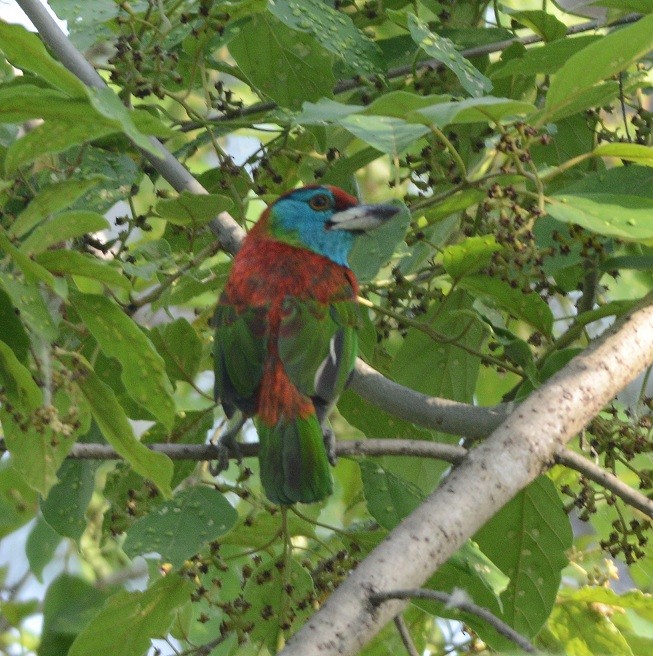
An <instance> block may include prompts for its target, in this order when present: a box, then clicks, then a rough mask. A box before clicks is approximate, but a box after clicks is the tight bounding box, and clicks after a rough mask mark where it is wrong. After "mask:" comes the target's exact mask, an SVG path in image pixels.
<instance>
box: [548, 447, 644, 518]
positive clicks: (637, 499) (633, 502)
mask: <svg viewBox="0 0 653 656" xmlns="http://www.w3.org/2000/svg"><path fill="white" fill-rule="evenodd" d="M555 461H556V462H557V463H558V464H559V465H564V466H565V467H569V469H575V470H576V471H577V472H580V473H581V474H582V475H583V476H585V477H586V478H589V479H590V480H591V481H594V482H595V483H598V484H599V485H601V486H602V487H604V488H606V489H607V490H610V492H612V493H613V494H615V495H616V496H618V497H619V498H620V499H622V500H623V501H625V502H626V503H627V504H628V505H630V506H632V507H633V508H637V510H639V511H641V512H643V513H644V514H645V515H648V516H649V517H650V518H651V519H653V499H649V498H648V497H647V496H645V495H643V494H642V493H641V492H638V491H637V490H634V489H633V488H632V487H630V485H626V484H625V483H624V482H623V481H622V480H621V479H619V478H618V477H617V476H615V475H614V474H611V473H610V472H609V471H606V470H605V469H603V468H602V467H599V466H598V465H595V464H594V463H593V462H591V461H590V460H588V459H587V458H585V457H583V456H582V455H580V454H579V453H576V452H574V451H571V450H570V449H560V451H558V453H556V455H555Z"/></svg>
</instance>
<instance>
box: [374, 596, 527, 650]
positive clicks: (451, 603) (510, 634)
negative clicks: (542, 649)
mask: <svg viewBox="0 0 653 656" xmlns="http://www.w3.org/2000/svg"><path fill="white" fill-rule="evenodd" d="M391 599H429V600H431V601H439V602H440V603H442V604H445V606H447V608H457V609H458V610H461V611H463V612H465V613H470V614H471V615H476V616H477V617H480V618H481V619H482V620H484V621H485V622H487V623H488V624H490V625H491V626H493V627H494V628H495V629H496V631H497V633H500V634H501V635H502V636H505V637H506V638H508V640H511V641H512V642H514V643H515V644H516V645H517V646H518V647H521V648H522V649H523V650H524V651H526V652H528V653H529V654H535V653H537V650H536V649H535V647H534V646H533V644H532V643H531V641H530V640H528V639H527V638H525V637H524V636H523V635H521V633H517V631H515V630H514V629H513V628H512V627H510V626H508V625H507V624H506V623H505V622H504V621H503V620H500V619H499V618H498V617H497V616H496V615H493V614H492V613H491V612H490V611H489V610H487V608H483V607H482V606H477V605H476V604H475V603H473V602H471V601H469V600H468V599H465V598H463V597H462V596H461V595H459V594H456V593H455V592H454V593H453V594H449V593H448V592H440V591H439V590H428V589H424V588H417V589H415V590H391V591H390V592H380V593H379V594H373V595H370V602H371V603H372V604H374V605H378V604H380V603H382V602H384V601H389V600H391ZM397 617H399V616H397ZM395 620H396V618H395Z"/></svg>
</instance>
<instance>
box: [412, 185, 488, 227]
mask: <svg viewBox="0 0 653 656" xmlns="http://www.w3.org/2000/svg"><path fill="white" fill-rule="evenodd" d="M485 197H486V194H485V193H484V192H482V191H481V190H480V189H463V190H462V191H457V192H456V193H455V194H453V195H452V196H449V198H446V199H445V200H443V201H441V202H439V203H438V204H437V205H435V206H434V207H429V208H428V209H427V210H425V211H424V216H425V217H426V220H427V221H428V224H429V225H432V224H433V223H436V222H439V221H442V219H446V218H447V217H449V216H451V215H452V214H458V213H459V212H462V211H463V210H466V209H467V208H468V207H471V206H472V205H476V204H477V203H478V202H479V201H481V200H483V199H484V198H485ZM418 216H419V215H418Z"/></svg>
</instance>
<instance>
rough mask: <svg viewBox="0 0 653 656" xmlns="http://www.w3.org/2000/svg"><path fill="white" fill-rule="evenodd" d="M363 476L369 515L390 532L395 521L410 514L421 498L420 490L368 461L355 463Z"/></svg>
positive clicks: (422, 499)
mask: <svg viewBox="0 0 653 656" xmlns="http://www.w3.org/2000/svg"><path fill="white" fill-rule="evenodd" d="M358 465H359V467H360V469H361V477H362V479H363V492H364V494H365V500H366V502H367V509H368V510H369V512H370V515H372V517H374V519H376V521H377V522H378V523H379V524H380V525H381V526H383V528H385V529H387V530H388V531H391V530H392V529H393V528H394V527H395V526H397V525H398V524H399V522H400V521H401V520H402V519H403V518H404V517H407V516H408V515H410V513H411V512H413V510H415V508H417V506H419V505H420V504H421V503H422V501H424V498H425V497H424V495H423V494H422V491H421V490H420V489H419V488H418V487H416V486H415V485H413V484H412V483H410V482H408V481H405V480H403V479H401V478H399V477H398V476H395V475H394V474H393V473H392V472H390V471H387V470H386V469H384V468H383V467H382V466H381V465H379V464H377V463H375V462H373V461H372V460H367V459H364V460H360V461H359V463H358Z"/></svg>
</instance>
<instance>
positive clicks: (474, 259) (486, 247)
mask: <svg viewBox="0 0 653 656" xmlns="http://www.w3.org/2000/svg"><path fill="white" fill-rule="evenodd" d="M501 248H502V247H501V246H500V245H499V244H498V243H497V241H496V239H495V238H494V237H493V236H492V235H486V236H484V237H468V238H467V239H465V240H464V241H463V242H461V243H460V244H453V245H451V246H447V247H446V248H445V249H444V250H443V251H442V266H444V268H445V271H446V272H447V273H448V274H449V275H450V276H451V277H452V278H453V279H454V280H459V279H460V278H462V277H463V276H468V275H470V274H472V273H476V272H477V271H480V270H481V269H483V268H485V267H486V266H487V265H488V264H489V263H490V261H491V259H492V255H493V253H496V252H497V251H499V250H501Z"/></svg>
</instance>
